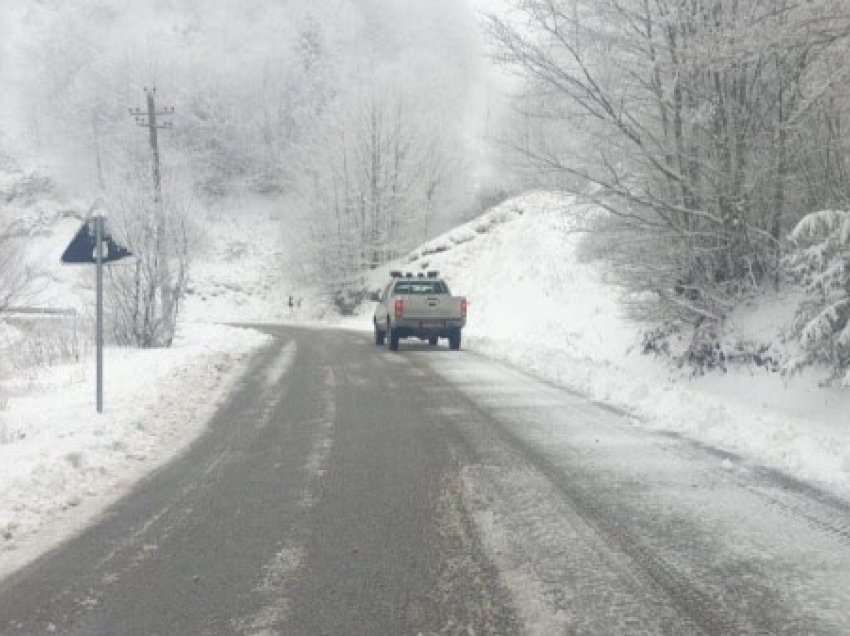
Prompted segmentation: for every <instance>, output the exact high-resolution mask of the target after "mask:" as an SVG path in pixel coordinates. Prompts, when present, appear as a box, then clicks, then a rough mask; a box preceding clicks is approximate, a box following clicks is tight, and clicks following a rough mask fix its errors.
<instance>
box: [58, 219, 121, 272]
mask: <svg viewBox="0 0 850 636" xmlns="http://www.w3.org/2000/svg"><path fill="white" fill-rule="evenodd" d="M94 219H95V217H94V216H90V217H89V218H87V219H86V220H85V221H83V225H82V226H81V227H80V229H79V230H78V231H77V234H76V235H75V236H74V238H73V239H72V240H71V242H70V243H69V244H68V247H67V248H65V252H64V253H63V254H62V262H63V263H86V264H91V263H97V255H96V254H95V249H96V248H97V238H96V236H95V228H94V222H95V221H94ZM103 242H104V243H105V244H106V245H105V247H106V249H105V250H104V254H103V261H102V262H104V263H111V262H114V261H118V260H121V259H122V258H126V257H128V256H132V253H131V252H130V250H128V249H127V248H126V247H124V246H123V245H120V244H119V243H116V242H115V241H114V240H113V239H112V235H111V234H110V232H109V229H108V228H107V229H106V231H105V232H104V233H103Z"/></svg>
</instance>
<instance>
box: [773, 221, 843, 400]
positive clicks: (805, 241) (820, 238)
mask: <svg viewBox="0 0 850 636" xmlns="http://www.w3.org/2000/svg"><path fill="white" fill-rule="evenodd" d="M790 238H791V241H792V242H793V243H794V245H795V248H796V249H795V250H794V251H792V252H791V253H790V254H789V256H788V258H787V264H788V268H789V271H790V272H791V273H792V275H794V276H795V278H796V279H797V280H798V281H800V282H801V283H802V284H803V285H804V287H805V290H806V298H805V300H804V301H803V302H802V303H801V304H800V307H799V310H798V313H797V316H796V320H795V324H794V332H795V335H796V336H797V337H798V338H799V341H800V344H801V345H802V348H803V350H804V351H805V354H804V355H802V356H800V357H797V358H795V359H794V360H792V361H791V362H790V363H789V365H788V370H789V371H796V370H798V369H800V368H801V367H803V366H806V365H809V364H811V363H813V362H817V363H822V364H826V365H829V366H830V367H831V368H832V369H833V371H834V379H837V378H841V379H843V381H844V383H845V384H847V385H850V212H847V211H843V210H822V211H820V212H813V213H811V214H807V215H806V216H805V217H803V219H802V220H801V221H800V222H799V223H798V224H797V226H796V227H795V228H794V230H793V232H792V233H791V236H790Z"/></svg>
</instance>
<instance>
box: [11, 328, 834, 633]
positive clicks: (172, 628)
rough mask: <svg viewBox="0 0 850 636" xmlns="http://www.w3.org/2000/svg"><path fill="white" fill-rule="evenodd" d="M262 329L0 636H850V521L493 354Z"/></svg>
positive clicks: (35, 570)
mask: <svg viewBox="0 0 850 636" xmlns="http://www.w3.org/2000/svg"><path fill="white" fill-rule="evenodd" d="M265 329H266V331H268V332H269V333H271V334H273V335H274V336H275V337H276V338H277V343H276V344H275V345H274V346H273V347H272V348H270V349H268V350H267V351H266V352H265V353H263V354H262V356H260V357H258V358H257V359H256V360H255V361H254V363H253V367H252V371H251V373H250V374H249V375H247V376H246V377H245V378H244V379H243V381H242V382H241V383H240V385H239V387H238V389H237V391H235V392H234V394H233V396H232V398H231V399H230V400H229V401H228V402H227V404H226V405H225V406H223V407H222V409H221V410H220V411H219V413H218V415H217V416H216V417H215V419H214V420H213V422H212V423H211V426H210V430H209V432H208V433H207V434H205V435H204V436H203V437H202V438H201V439H200V440H199V441H198V442H197V443H196V444H195V445H194V446H193V447H192V449H191V451H190V452H189V453H188V454H186V455H185V456H183V457H182V458H180V459H178V460H177V461H175V462H173V463H172V464H170V465H169V466H168V467H167V468H165V469H164V470H162V471H160V472H159V473H157V474H156V475H155V477H154V478H153V479H151V480H149V481H146V482H144V483H143V484H142V486H141V487H140V488H139V489H138V490H137V491H135V492H134V493H133V494H132V495H131V496H130V497H128V498H126V499H124V500H122V501H121V502H119V503H118V504H117V505H116V506H115V507H113V508H112V509H111V510H110V514H108V515H107V516H106V517H104V518H103V520H102V521H101V522H100V523H99V524H98V525H96V526H94V527H92V528H91V529H90V530H88V531H87V532H85V533H84V534H82V535H81V536H80V537H79V538H77V539H75V540H74V541H73V542H71V543H69V544H67V545H66V546H65V547H64V548H63V549H62V550H59V551H58V552H56V553H55V554H53V555H51V556H50V557H48V558H46V559H44V560H42V561H40V562H38V563H36V564H35V565H34V566H32V567H30V568H28V569H25V570H23V571H22V572H20V573H19V574H18V575H16V576H15V577H13V578H12V579H10V580H8V581H6V582H5V583H2V584H0V617H2V619H3V620H2V621H0V633H3V630H6V631H9V633H24V634H39V633H44V632H47V631H48V630H49V629H53V630H55V631H57V632H59V633H69V634H87V633H121V634H123V633H198V634H204V633H209V634H221V633H237V634H272V635H273V634H279V633H280V634H317V633H350V634H361V633H362V634H367V633H368V634H379V633H380V634H384V633H386V634H390V633H391V634H401V633H411V634H417V633H423V634H429V633H511V634H513V633H526V634H540V635H544V634H545V635H547V636H548V635H550V634H558V633H596V634H612V633H629V634H633V633H670V634H683V633H771V634H783V633H786V634H792V633H793V634H798V633H818V634H820V633H825V634H829V633H832V634H843V633H848V631H850V610H848V608H850V507H849V506H848V505H847V503H846V502H843V501H840V500H839V499H836V498H835V497H833V496H829V495H826V494H824V493H821V492H819V491H817V490H813V489H812V488H811V487H808V486H805V485H803V484H801V483H798V482H795V481H792V480H790V479H788V478H787V477H784V476H782V475H781V474H779V473H776V472H773V471H771V470H768V469H764V468H761V467H759V466H756V465H751V464H748V463H747V462H745V461H743V460H740V459H738V458H737V457H735V456H732V455H729V454H728V453H723V452H719V451H716V450H714V449H712V448H710V447H706V446H701V445H699V444H697V443H694V442H690V441H688V440H687V439H685V438H682V437H677V436H675V435H671V434H663V433H656V432H651V431H647V430H646V429H645V428H643V427H640V426H635V425H634V424H633V422H632V420H631V419H630V418H629V417H627V416H624V415H623V414H621V413H619V412H617V411H615V410H612V409H611V408H610V407H606V406H604V405H599V404H595V403H592V402H590V401H588V400H587V399H585V398H583V397H581V396H578V395H575V394H573V393H570V392H568V391H565V390H564V389H562V388H558V387H555V386H553V385H550V384H547V383H545V382H541V381H540V380H537V379H534V378H532V377H530V376H528V375H526V374H524V373H522V372H519V371H517V370H515V369H514V368H512V367H510V366H507V365H505V364H502V363H498V362H494V361H492V360H489V359H487V358H484V357H481V356H478V355H476V354H474V353H470V352H461V353H457V352H450V351H448V350H446V349H444V348H440V349H432V348H430V347H427V346H421V345H413V344H410V343H408V344H406V346H403V347H402V350H401V351H400V352H398V353H391V352H388V351H386V350H385V349H384V348H376V347H375V346H374V345H373V344H372V343H371V341H370V338H369V336H368V335H366V334H358V333H356V332H343V331H335V330H317V329H310V330H307V329H297V328H285V327H267V328H265ZM464 630H465V631H464Z"/></svg>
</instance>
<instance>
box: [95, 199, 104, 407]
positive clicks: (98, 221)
mask: <svg viewBox="0 0 850 636" xmlns="http://www.w3.org/2000/svg"><path fill="white" fill-rule="evenodd" d="M103 234H104V231H103V217H102V216H97V217H95V244H96V245H97V247H96V248H95V262H96V264H97V275H96V276H97V335H96V336H95V338H96V342H97V412H98V413H103Z"/></svg>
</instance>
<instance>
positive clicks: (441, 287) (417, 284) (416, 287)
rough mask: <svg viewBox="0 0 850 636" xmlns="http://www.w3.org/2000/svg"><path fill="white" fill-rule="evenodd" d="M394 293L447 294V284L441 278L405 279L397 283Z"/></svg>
mask: <svg viewBox="0 0 850 636" xmlns="http://www.w3.org/2000/svg"><path fill="white" fill-rule="evenodd" d="M393 293H394V294H445V293H448V292H447V290H446V286H445V284H443V282H442V281H439V280H409V281H408V280H405V281H401V282H400V283H396V286H395V289H394V290H393Z"/></svg>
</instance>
